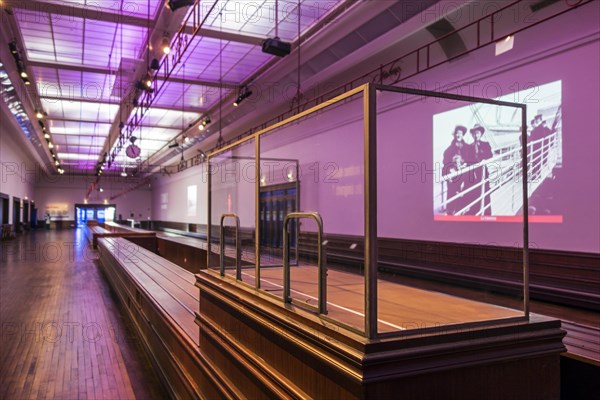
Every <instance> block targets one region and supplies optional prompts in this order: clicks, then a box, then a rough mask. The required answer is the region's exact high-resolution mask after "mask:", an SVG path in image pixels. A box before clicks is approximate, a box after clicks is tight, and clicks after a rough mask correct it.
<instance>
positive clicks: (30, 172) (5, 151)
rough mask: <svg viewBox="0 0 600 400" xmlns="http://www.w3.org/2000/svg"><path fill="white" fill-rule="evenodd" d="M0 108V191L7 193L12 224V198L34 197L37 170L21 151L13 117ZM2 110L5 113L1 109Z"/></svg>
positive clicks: (23, 144) (22, 138) (21, 141)
mask: <svg viewBox="0 0 600 400" xmlns="http://www.w3.org/2000/svg"><path fill="white" fill-rule="evenodd" d="M1 106H2V109H1V110H0V168H1V169H0V193H3V194H5V195H8V196H11V198H10V201H9V213H8V222H6V223H11V224H12V223H13V201H12V198H13V197H17V198H19V199H21V200H23V199H25V197H28V199H29V200H34V201H35V202H36V203H37V198H36V197H35V187H34V184H35V181H36V176H39V175H40V173H41V169H40V168H39V167H38V166H37V165H36V163H35V161H33V160H31V159H30V157H29V156H28V155H26V152H25V151H23V150H24V148H25V147H26V146H28V144H27V143H26V140H28V139H27V138H26V137H25V134H24V133H23V132H22V131H21V129H20V128H19V127H18V126H16V120H15V118H14V117H13V116H12V114H10V113H9V112H8V110H6V107H5V105H4V104H2V105H1ZM5 111H6V112H5ZM13 121H14V124H13V123H12V122H13Z"/></svg>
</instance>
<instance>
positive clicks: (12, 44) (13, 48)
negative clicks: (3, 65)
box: [8, 42, 19, 54]
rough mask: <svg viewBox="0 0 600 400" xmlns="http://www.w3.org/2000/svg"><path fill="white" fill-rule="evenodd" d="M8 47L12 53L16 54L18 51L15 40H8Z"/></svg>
mask: <svg viewBox="0 0 600 400" xmlns="http://www.w3.org/2000/svg"><path fill="white" fill-rule="evenodd" d="M8 48H9V49H10V52H11V53H12V54H18V53H19V49H18V48H17V42H10V43H9V44H8Z"/></svg>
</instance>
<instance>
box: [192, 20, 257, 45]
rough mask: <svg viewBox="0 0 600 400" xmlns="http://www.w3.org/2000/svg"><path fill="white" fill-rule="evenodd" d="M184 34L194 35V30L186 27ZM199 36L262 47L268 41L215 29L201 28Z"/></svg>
mask: <svg viewBox="0 0 600 400" xmlns="http://www.w3.org/2000/svg"><path fill="white" fill-rule="evenodd" d="M183 32H184V33H186V34H188V35H192V34H193V33H194V28H193V27H191V26H189V25H186V27H185V28H184V30H183ZM198 36H201V37H207V38H211V39H223V40H228V41H230V42H238V43H246V44H251V45H253V46H262V42H263V41H264V40H265V39H266V38H264V37H260V36H252V35H243V34H241V33H235V32H224V31H217V30H215V29H207V28H200V31H198Z"/></svg>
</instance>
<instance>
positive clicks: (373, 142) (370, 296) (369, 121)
mask: <svg viewBox="0 0 600 400" xmlns="http://www.w3.org/2000/svg"><path fill="white" fill-rule="evenodd" d="M378 90H379V91H390V92H396V93H404V94H410V95H416V96H424V97H434V98H445V99H451V100H458V101H466V102H474V103H487V104H493V105H499V106H508V107H515V108H520V109H521V146H522V148H523V149H524V150H523V152H522V161H521V162H522V164H523V168H522V177H521V178H522V180H523V182H522V184H523V185H522V188H523V308H524V316H523V317H513V318H502V319H496V320H489V321H482V322H480V323H476V324H474V323H458V324H452V325H445V326H444V332H448V330H453V331H455V330H460V329H466V328H469V327H473V326H481V327H485V326H489V325H498V324H503V323H514V322H522V321H526V320H528V319H529V243H528V240H529V224H528V221H529V216H528V208H527V207H528V198H527V123H526V120H527V107H526V105H525V104H518V103H510V102H504V101H497V100H490V99H484V98H477V97H471V96H462V95H454V94H449V93H438V92H433V91H427V90H418V89H409V88H402V87H395V86H386V85H378V84H371V83H366V84H364V85H361V86H358V87H356V88H354V89H351V90H349V91H348V92H346V93H343V94H341V95H339V96H336V97H334V98H332V99H330V100H327V101H324V102H322V103H321V104H319V105H317V106H315V107H312V108H310V109H308V110H305V111H303V112H300V113H298V114H296V115H294V116H292V117H290V118H288V119H286V120H283V121H280V122H278V123H276V124H273V125H271V126H269V127H267V128H265V129H262V130H260V131H258V132H256V133H254V134H252V135H250V136H247V137H245V138H242V139H240V140H237V141H235V142H233V143H231V144H229V145H227V146H225V147H223V148H220V149H217V150H215V151H213V152H211V153H209V154H208V158H207V165H208V171H209V176H208V232H207V233H208V235H207V237H208V240H209V243H208V250H209V251H208V252H207V266H209V265H210V253H211V246H210V239H211V235H210V226H211V225H210V224H211V209H212V208H211V199H210V197H211V196H210V192H211V183H212V181H211V174H210V168H211V167H210V166H211V164H210V159H211V157H214V156H217V155H218V154H220V153H223V152H225V151H227V150H229V149H231V148H233V147H236V146H238V145H240V144H242V143H245V142H248V141H250V140H254V139H255V140H256V142H255V152H256V154H255V156H256V168H257V171H256V172H257V176H258V173H259V171H258V168H259V166H260V136H261V135H264V134H266V133H269V132H271V131H273V130H275V129H277V128H279V127H282V126H285V125H287V124H289V123H291V122H294V121H296V120H298V119H301V118H303V117H305V116H307V115H309V114H312V113H315V112H317V111H320V110H322V109H324V108H326V107H329V106H331V105H333V104H335V103H338V102H340V101H343V100H345V99H347V98H350V97H352V96H354V95H357V94H361V93H362V94H363V109H364V116H363V118H364V170H365V174H364V185H365V190H364V196H365V197H364V210H365V215H364V218H365V223H364V229H365V253H364V254H365V255H364V258H365V260H364V261H365V275H364V278H365V279H364V280H365V283H364V284H365V321H364V322H365V325H364V331H360V330H358V329H356V328H354V327H352V326H350V325H348V324H345V323H343V322H341V321H337V320H333V319H331V318H330V317H327V316H325V315H322V314H321V315H318V317H319V318H322V319H324V320H326V321H328V322H331V323H334V324H335V325H338V326H341V327H343V328H346V329H348V330H350V331H352V332H355V333H359V334H361V335H364V336H366V337H367V338H369V339H372V338H377V337H394V336H407V335H412V334H413V333H415V334H422V333H423V332H424V331H427V332H429V331H430V330H431V331H432V332H435V331H436V328H425V329H417V330H414V332H413V330H411V331H410V332H407V331H398V332H385V333H379V332H378V330H377V320H378V318H377V317H378V313H377V256H378V254H377V246H376V243H377V98H376V92H377V91H378ZM259 195H260V180H259V179H256V183H255V218H256V223H255V225H256V226H255V235H256V237H260V236H259V235H260V232H259V229H260V223H259V218H260V216H259V213H260V210H259V206H260V204H259ZM298 204H299V203H298ZM255 252H256V274H255V286H254V288H255V289H260V258H259V256H260V243H259V241H258V240H255ZM207 271H208V272H210V273H215V272H214V271H211V270H210V269H208V268H207ZM225 278H227V276H226V277H225ZM241 283H243V282H241ZM244 286H249V285H244ZM261 293H265V294H267V295H269V296H271V297H274V298H279V297H278V296H275V295H273V294H271V293H268V292H265V291H261Z"/></svg>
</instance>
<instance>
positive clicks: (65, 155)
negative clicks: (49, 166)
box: [58, 153, 98, 160]
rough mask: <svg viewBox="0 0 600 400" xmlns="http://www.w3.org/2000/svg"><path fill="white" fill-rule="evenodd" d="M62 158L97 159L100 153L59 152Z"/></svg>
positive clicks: (59, 156)
mask: <svg viewBox="0 0 600 400" xmlns="http://www.w3.org/2000/svg"><path fill="white" fill-rule="evenodd" d="M58 158H60V159H61V160H96V159H98V154H80V153H58Z"/></svg>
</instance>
